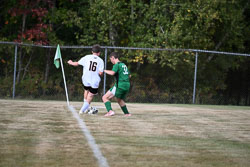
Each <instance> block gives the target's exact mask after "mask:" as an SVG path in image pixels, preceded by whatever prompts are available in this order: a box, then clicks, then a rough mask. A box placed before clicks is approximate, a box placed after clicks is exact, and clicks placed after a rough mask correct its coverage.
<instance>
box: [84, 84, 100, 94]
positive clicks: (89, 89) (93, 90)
mask: <svg viewBox="0 0 250 167" xmlns="http://www.w3.org/2000/svg"><path fill="white" fill-rule="evenodd" d="M83 87H84V89H85V90H88V91H90V92H91V93H92V94H94V95H96V94H97V93H98V88H91V87H90V86H83Z"/></svg>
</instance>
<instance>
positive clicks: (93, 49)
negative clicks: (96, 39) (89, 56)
mask: <svg viewBox="0 0 250 167" xmlns="http://www.w3.org/2000/svg"><path fill="white" fill-rule="evenodd" d="M92 52H94V53H99V52H101V46H100V45H98V44H96V45H93V46H92Z"/></svg>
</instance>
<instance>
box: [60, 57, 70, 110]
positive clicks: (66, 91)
mask: <svg viewBox="0 0 250 167" xmlns="http://www.w3.org/2000/svg"><path fill="white" fill-rule="evenodd" d="M60 62H61V66H62V73H63V81H64V87H65V93H66V99H67V104H68V106H69V96H68V90H67V84H66V79H65V75H64V69H63V62H62V56H61V57H60Z"/></svg>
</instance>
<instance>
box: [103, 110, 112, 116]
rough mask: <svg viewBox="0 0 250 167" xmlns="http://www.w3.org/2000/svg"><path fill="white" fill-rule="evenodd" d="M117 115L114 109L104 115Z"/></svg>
mask: <svg viewBox="0 0 250 167" xmlns="http://www.w3.org/2000/svg"><path fill="white" fill-rule="evenodd" d="M113 115H115V112H114V111H109V112H108V113H107V114H105V115H104V116H105V117H110V116H113Z"/></svg>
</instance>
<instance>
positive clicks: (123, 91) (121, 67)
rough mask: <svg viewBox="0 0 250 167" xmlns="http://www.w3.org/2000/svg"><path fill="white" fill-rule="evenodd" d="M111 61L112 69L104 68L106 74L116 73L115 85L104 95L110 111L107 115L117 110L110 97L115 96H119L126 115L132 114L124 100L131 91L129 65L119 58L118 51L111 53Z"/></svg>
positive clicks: (119, 101)
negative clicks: (113, 106)
mask: <svg viewBox="0 0 250 167" xmlns="http://www.w3.org/2000/svg"><path fill="white" fill-rule="evenodd" d="M110 61H111V63H112V64H114V65H113V68H112V70H104V72H105V73H106V74H109V75H114V76H115V78H116V83H115V85H114V86H113V87H112V88H111V89H110V90H109V91H107V93H106V94H105V95H104V96H103V97H102V100H103V102H104V104H105V107H106V109H107V111H108V113H107V114H105V116H113V115H115V112H114V111H113V110H112V108H111V102H110V99H111V98H113V97H114V96H115V97H116V98H117V102H118V104H119V105H120V107H121V109H122V111H123V112H124V114H125V116H131V114H130V113H129V112H128V109H127V106H126V104H125V102H124V99H125V97H126V95H127V93H128V92H129V88H130V81H129V79H130V77H131V75H130V72H129V71H128V68H127V66H126V65H125V64H124V63H122V62H121V61H120V60H119V55H118V53H117V52H112V53H111V54H110Z"/></svg>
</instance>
